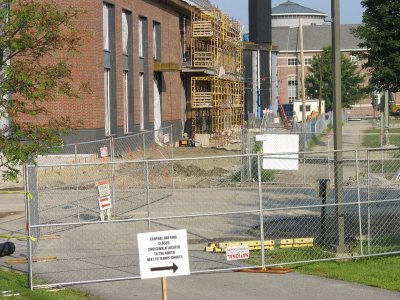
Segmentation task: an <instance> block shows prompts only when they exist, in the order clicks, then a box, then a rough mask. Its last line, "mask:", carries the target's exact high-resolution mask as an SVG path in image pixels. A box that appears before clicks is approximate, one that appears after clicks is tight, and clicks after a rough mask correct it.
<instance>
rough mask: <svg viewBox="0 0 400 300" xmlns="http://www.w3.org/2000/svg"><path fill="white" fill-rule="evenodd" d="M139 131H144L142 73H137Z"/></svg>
mask: <svg viewBox="0 0 400 300" xmlns="http://www.w3.org/2000/svg"><path fill="white" fill-rule="evenodd" d="M139 106H140V131H144V73H139Z"/></svg>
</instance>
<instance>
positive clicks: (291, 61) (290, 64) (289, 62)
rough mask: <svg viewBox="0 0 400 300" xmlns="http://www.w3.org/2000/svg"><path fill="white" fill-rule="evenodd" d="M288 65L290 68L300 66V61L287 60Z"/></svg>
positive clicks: (291, 58) (295, 59) (290, 58)
mask: <svg viewBox="0 0 400 300" xmlns="http://www.w3.org/2000/svg"><path fill="white" fill-rule="evenodd" d="M293 62H295V63H294V64H293ZM287 64H288V66H298V65H299V60H298V59H297V58H296V57H289V58H288V59H287Z"/></svg>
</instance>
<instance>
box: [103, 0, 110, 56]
mask: <svg viewBox="0 0 400 300" xmlns="http://www.w3.org/2000/svg"><path fill="white" fill-rule="evenodd" d="M109 23H110V5H109V4H107V3H103V48H104V50H105V51H110V28H109V26H110V24H109Z"/></svg>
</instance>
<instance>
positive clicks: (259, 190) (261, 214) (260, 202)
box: [257, 154, 265, 269]
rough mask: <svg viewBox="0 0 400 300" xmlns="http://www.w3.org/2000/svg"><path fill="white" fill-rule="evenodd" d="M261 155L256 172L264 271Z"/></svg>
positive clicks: (258, 157) (263, 266) (258, 155)
mask: <svg viewBox="0 0 400 300" xmlns="http://www.w3.org/2000/svg"><path fill="white" fill-rule="evenodd" d="M262 159H263V157H262V154H257V172H258V198H259V209H260V234H261V266H262V268H263V269H265V245H264V214H263V201H262V200H263V199H262V198H263V197H262V178H261V173H262V172H261V166H262Z"/></svg>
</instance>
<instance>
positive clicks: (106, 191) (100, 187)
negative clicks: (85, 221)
mask: <svg viewBox="0 0 400 300" xmlns="http://www.w3.org/2000/svg"><path fill="white" fill-rule="evenodd" d="M96 186H97V193H98V195H99V197H106V196H110V195H111V189H110V185H109V184H108V182H107V181H99V182H96Z"/></svg>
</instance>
